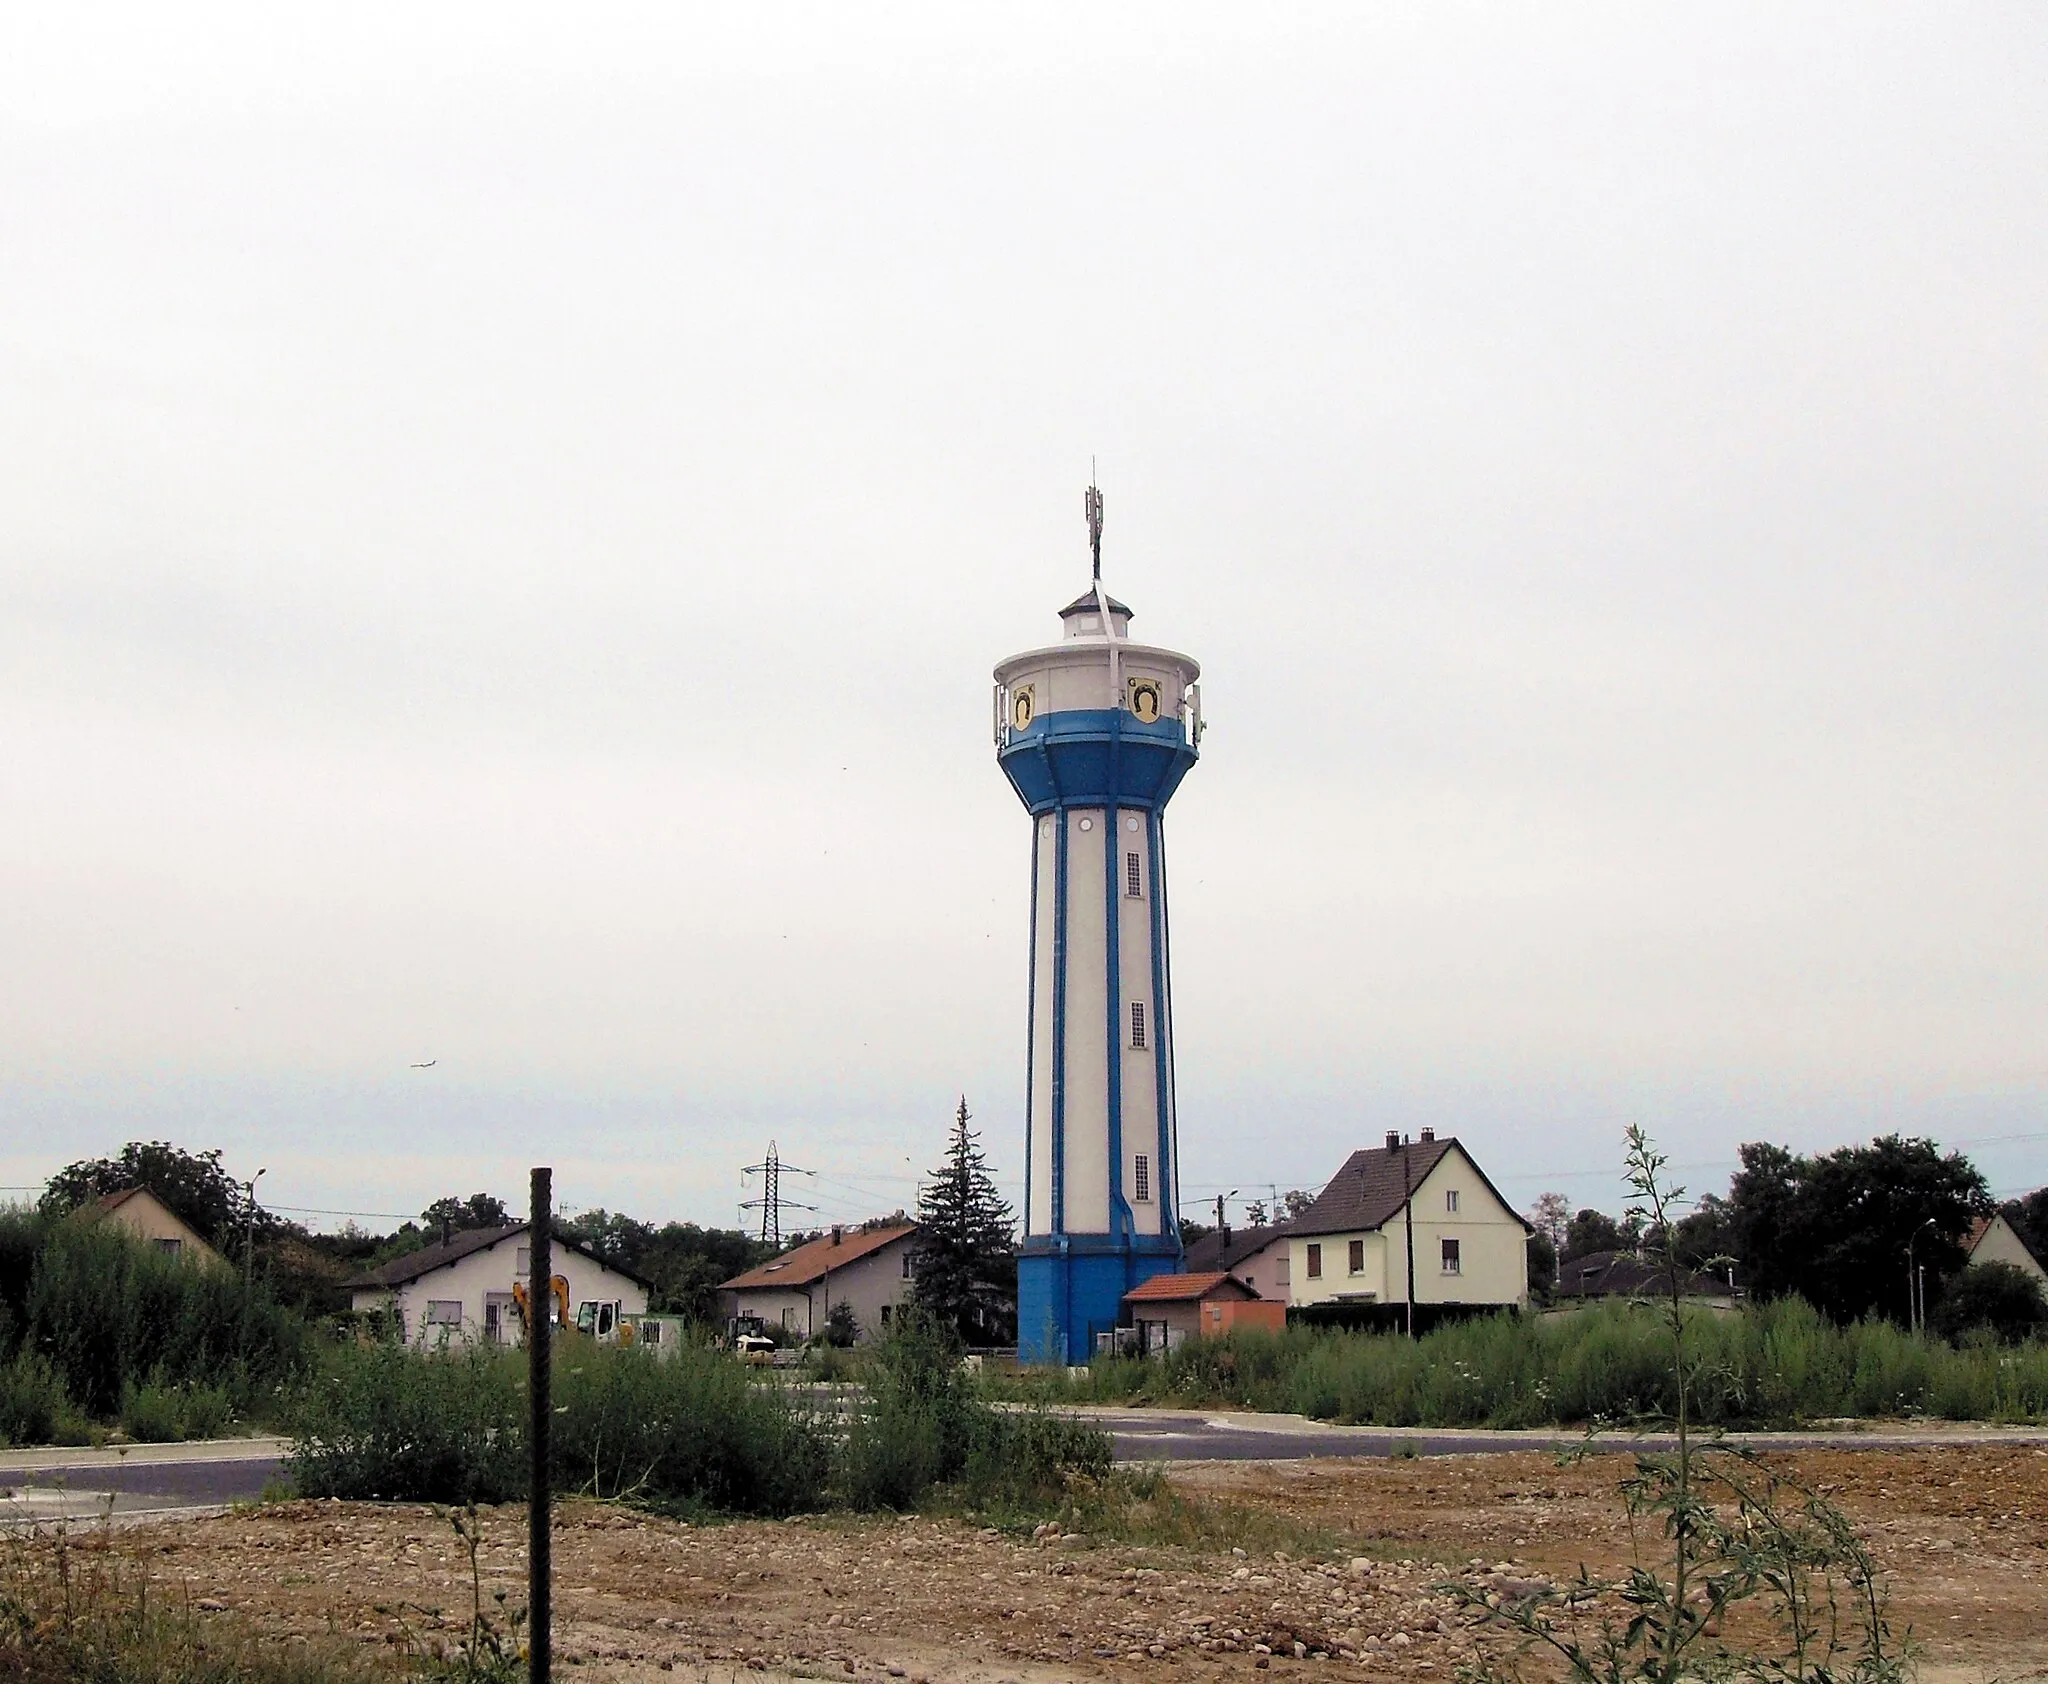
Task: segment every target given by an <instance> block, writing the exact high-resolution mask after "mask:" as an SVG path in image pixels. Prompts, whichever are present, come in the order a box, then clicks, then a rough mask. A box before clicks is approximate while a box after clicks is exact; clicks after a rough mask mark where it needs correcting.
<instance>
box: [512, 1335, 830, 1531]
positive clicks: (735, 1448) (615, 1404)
mask: <svg viewBox="0 0 2048 1684" xmlns="http://www.w3.org/2000/svg"><path fill="white" fill-rule="evenodd" d="M521 1356H522V1360H523V1356H524V1353H521ZM554 1394H555V1404H556V1407H557V1409H558V1410H560V1411H561V1413H559V1414H558V1415H557V1417H556V1420H555V1427H554V1433H553V1436H552V1448H553V1451H554V1462H555V1468H556V1470H557V1477H558V1478H559V1479H560V1480H561V1481H562V1483H563V1484H564V1485H565V1486H566V1487H568V1488H571V1489H578V1490H583V1491H587V1492H589V1493H590V1494H591V1495H593V1496H598V1497H637V1498H642V1499H653V1500H658V1501H664V1502H670V1503H685V1504H693V1505H694V1504H703V1505H705V1506H708V1507H711V1508H716V1509H725V1510H729V1511H732V1512H735V1513H743V1514H791V1513H794V1512H796V1511H797V1510H799V1509H806V1508H815V1507H817V1506H818V1504H819V1503H820V1501H821V1499H822V1495H823V1492H824V1489H825V1486H826V1483H827V1480H828V1479H829V1477H830V1444H829V1442H828V1440H827V1438H826V1435H825V1434H824V1432H823V1431H822V1430H821V1429H820V1427H819V1425H818V1424H817V1423H816V1422H815V1421H813V1420H812V1419H811V1417H810V1416H809V1414H808V1413H805V1412H801V1411H799V1410H798V1409H797V1408H796V1407H794V1406H793V1405H792V1404H791V1402H790V1401H789V1399H788V1397H787V1395H786V1394H785V1393H784V1392H783V1391H782V1390H781V1389H780V1388H777V1387H773V1386H770V1385H762V1384H756V1383H754V1382H753V1381H752V1380H751V1379H750V1378H749V1376H748V1371H747V1370H746V1369H745V1368H744V1367H743V1366H741V1365H740V1364H739V1363H737V1362H734V1361H733V1360H732V1359H731V1358H730V1357H728V1356H726V1355H724V1354H723V1353H722V1352H718V1351H714V1350H711V1349H709V1348H707V1347H705V1346H702V1345H695V1346H690V1345H686V1346H684V1347H683V1348H682V1349H681V1350H679V1351H677V1352H676V1354H675V1355H673V1356H656V1355H654V1354H652V1353H650V1352H646V1351H640V1350H625V1349H620V1348H618V1347H615V1346H595V1345H587V1344H583V1343H581V1342H579V1343H578V1344H576V1345H573V1346H568V1347H565V1349H564V1350H563V1352H562V1355H561V1357H560V1359H559V1360H558V1362H557V1365H556V1370H555V1380H554ZM523 1395H524V1393H523V1389H522V1397H523Z"/></svg>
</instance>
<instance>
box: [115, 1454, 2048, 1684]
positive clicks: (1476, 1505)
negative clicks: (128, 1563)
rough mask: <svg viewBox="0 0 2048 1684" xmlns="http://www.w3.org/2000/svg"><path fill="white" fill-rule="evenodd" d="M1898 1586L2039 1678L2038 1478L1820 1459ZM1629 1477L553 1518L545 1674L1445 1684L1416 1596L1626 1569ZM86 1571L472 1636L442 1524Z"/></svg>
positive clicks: (413, 1632)
mask: <svg viewBox="0 0 2048 1684" xmlns="http://www.w3.org/2000/svg"><path fill="white" fill-rule="evenodd" d="M1782 1460H1784V1461H1786V1462H1789V1463H1791V1464H1792V1465H1793V1466H1794V1467H1795V1468H1796V1471H1797V1472H1798V1473H1799V1474H1800V1475H1802V1476H1803V1477H1804V1478H1806V1479H1808V1480H1810V1481H1814V1482H1817V1483H1819V1484H1820V1485H1822V1486H1823V1487H1825V1488H1828V1489H1830V1490H1831V1491H1832V1493H1833V1495H1834V1496H1835V1498H1836V1500H1837V1501H1838V1502H1840V1503H1841V1504H1842V1505H1843V1506H1844V1507H1845V1508H1846V1509H1847V1511H1848V1512H1849V1514H1850V1515H1851V1516H1852V1517H1853V1518H1854V1519H1855V1520H1856V1521H1857V1522H1858V1523H1859V1524H1860V1526H1861V1527H1862V1528H1863V1530H1864V1533H1865V1535H1866V1537H1867V1538H1868V1539H1869V1540H1870V1542H1871V1544H1872V1545H1873V1547H1874V1549H1875V1551H1876V1553H1877V1555H1878V1557H1879V1559H1880V1560H1881V1561H1882V1563H1883V1564H1884V1566H1885V1567H1886V1568H1887V1569H1888V1571H1889V1572H1890V1574H1891V1584H1892V1596H1893V1602H1892V1615H1893V1627H1894V1630H1895V1631H1897V1632H1904V1631H1905V1629H1906V1628H1908V1627H1910V1628H1911V1634H1912V1637H1913V1638H1914V1639H1915V1640H1916V1641H1917V1642H1918V1643H1919V1644H1921V1645H1922V1649H1923V1666H1922V1676H1923V1678H1927V1679H1932V1680H1937V1681H1956V1684H1960V1681H1962V1680H1966V1679H1967V1680H1979V1679H1981V1680H1986V1681H1989V1680H1993V1679H1998V1680H2019V1679H2023V1678H2028V1677H2048V1598H2044V1590H2048V1584H2044V1578H2043V1575H2044V1569H2048V1451H2043V1450H2035V1449H2031V1448H2010V1447H1999V1448H1985V1447H1969V1448H1960V1447H1959V1448H1956V1449H1952V1450H1948V1449H1944V1450H1915V1451H1887V1450H1854V1451H1812V1452H1802V1453H1798V1454H1796V1455H1792V1456H1787V1457H1784V1458H1782ZM1625 1471H1626V1463H1625V1460H1624V1459H1623V1458H1620V1457H1602V1458H1598V1459H1595V1460H1590V1461H1586V1462H1581V1463H1578V1464H1576V1465H1573V1466H1570V1467H1560V1465H1559V1464H1558V1462H1557V1461H1556V1459H1555V1458H1553V1457H1551V1456H1549V1455H1546V1454H1537V1453H1529V1454H1516V1455H1505V1456H1465V1457H1444V1458H1437V1459H1428V1460H1401V1459H1393V1458H1389V1459H1385V1460H1379V1459H1375V1460H1371V1461H1365V1460H1355V1461H1350V1460H1347V1461H1341V1462H1340V1461H1311V1462H1282V1463H1212V1464H1197V1465H1188V1466H1184V1467H1181V1468H1179V1469H1176V1470H1175V1471H1174V1473H1173V1476H1172V1477H1173V1481H1174V1484H1175V1487H1176V1488H1177V1489H1178V1490H1180V1491H1182V1492H1184V1493H1186V1494H1188V1495H1190V1496H1198V1497H1206V1498H1208V1499H1211V1500H1216V1501H1222V1502H1227V1503H1232V1504H1238V1505H1243V1506H1245V1507H1247V1508H1257V1509H1263V1510H1267V1511H1270V1512H1273V1513H1275V1514H1278V1515H1280V1516H1284V1517H1288V1519H1289V1520H1290V1521H1291V1522H1292V1523H1294V1524H1295V1525H1297V1526H1298V1527H1300V1528H1302V1529H1304V1530H1303V1533H1302V1535H1303V1536H1304V1537H1310V1536H1314V1533H1315V1529H1322V1530H1324V1531H1326V1532H1333V1533H1339V1534H1342V1535H1345V1536H1346V1537H1348V1538H1349V1539H1350V1540H1352V1541H1351V1542H1350V1543H1348V1544H1347V1545H1346V1546H1345V1547H1344V1548H1343V1549H1341V1550H1336V1551H1331V1550H1328V1549H1327V1548H1326V1549H1325V1550H1323V1551H1322V1552H1320V1553H1318V1554H1316V1555H1314V1556H1312V1557H1309V1558H1306V1559H1292V1558H1289V1557H1290V1554H1291V1552H1288V1551H1285V1550H1274V1549H1271V1548H1263V1549H1261V1550H1260V1551H1259V1552H1258V1553H1257V1554H1255V1555H1254V1554H1248V1553H1243V1552H1241V1551H1236V1550H1233V1549H1231V1548H1230V1547H1229V1546H1227V1545H1226V1546H1225V1547H1222V1548H1216V1549H1205V1550H1192V1549H1183V1548H1156V1547H1151V1548H1147V1547H1138V1546H1132V1545H1122V1544H1116V1543H1112V1542H1107V1541H1104V1540H1100V1539H1086V1538H1083V1539H1059V1538H1052V1537H1048V1538H1043V1539H1039V1540H1036V1541H1033V1540H1028V1539H1020V1538H1014V1537H1006V1536H1002V1535H999V1534H997V1533H995V1532H993V1531H989V1530H977V1529H976V1528H975V1527H973V1526H971V1525H968V1524H965V1523H962V1522H957V1521H931V1520H923V1519H868V1520H849V1519H845V1518H815V1517H814V1518H808V1519H801V1520H794V1521H787V1522H765V1521H754V1522H737V1523H732V1524H721V1525H704V1526H689V1525H685V1524H682V1523H680V1522H674V1521H668V1520H661V1519H654V1518H649V1517H646V1516H643V1515H639V1514H636V1513H634V1512H632V1511H630V1510H622V1509H617V1508H606V1507H601V1506H598V1505H595V1504H574V1505H571V1506H569V1507H568V1508H566V1509H565V1510H564V1511H563V1512H562V1514H561V1516H560V1523H559V1529H558V1532H557V1537H556V1542H555V1564H556V1587H557V1588H556V1593H555V1594H556V1611H557V1626H556V1631H557V1636H556V1652H557V1655H558V1657H559V1659H560V1660H561V1661H562V1662H565V1663H567V1664H568V1665H569V1666H574V1667H577V1668H579V1670H582V1671H583V1675H585V1676H589V1677H592V1678H596V1677H600V1676H603V1677H617V1678H622V1679H623V1678H639V1677H647V1678H649V1679H652V1678H654V1677H655V1675H657V1674H659V1673H662V1672H670V1673H673V1672H682V1673H683V1674H684V1675H685V1676H687V1677H699V1678H703V1677H709V1678H714V1679H724V1678H726V1677H727V1676H728V1674H735V1673H737V1674H744V1673H747V1672H749V1671H751V1672H752V1673H753V1674H754V1676H756V1677H757V1678H758V1677H759V1675H760V1673H761V1672H763V1671H766V1672H770V1673H773V1674H778V1675H786V1676H808V1677H835V1676H836V1677H842V1678H843V1677H846V1676H849V1675H853V1676H858V1677H863V1678H868V1677H883V1676H886V1677H904V1678H908V1679H910V1680H912V1681H918V1680H926V1681H932V1684H937V1681H940V1680H954V1679H962V1680H980V1681H987V1684H994V1681H996V1680H1005V1679H1015V1680H1030V1681H1034V1684H1035V1681H1038V1680H1048V1679H1054V1678H1076V1677H1080V1678H1115V1679H1121V1678H1126V1677H1130V1676H1132V1675H1135V1674H1139V1673H1147V1674H1155V1675H1156V1674H1158V1673H1160V1672H1162V1671H1165V1672H1169V1673H1180V1674H1193V1675H1196V1676H1204V1675H1209V1674H1219V1675H1220V1674H1232V1675H1236V1674H1243V1675H1245V1676H1247V1677H1249V1676H1251V1675H1252V1674H1254V1673H1255V1672H1256V1673H1263V1674H1264V1675H1265V1676H1266V1677H1268V1678H1270V1677H1272V1676H1273V1675H1274V1674H1280V1673H1286V1674H1306V1675H1310V1676H1314V1675H1316V1674H1318V1673H1320V1674H1322V1675H1323V1676H1329V1675H1331V1674H1333V1673H1343V1674H1356V1673H1358V1672H1361V1671H1363V1672H1368V1673H1375V1674H1388V1675H1398V1676H1400V1677H1403V1678H1413V1679H1416V1680H1418V1681H1420V1680H1429V1679H1439V1680H1443V1681H1445V1684H1449V1680H1450V1679H1451V1678H1452V1677H1453V1676H1454V1674H1455V1672H1456V1669H1457V1668H1458V1667H1459V1665H1460V1664H1461V1663H1464V1662H1466V1661H1469V1660H1470V1659H1472V1658H1473V1656H1474V1655H1475V1653H1476V1652H1477V1649H1478V1646H1479V1645H1480V1644H1482V1643H1484V1644H1488V1645H1491V1644H1492V1642H1493V1641H1494V1639H1492V1638H1491V1637H1490V1636H1488V1635H1487V1633H1486V1632H1484V1631H1482V1630H1479V1629H1477V1628H1475V1627H1474V1626H1473V1625H1472V1624H1470V1623H1469V1622H1468V1619H1467V1616H1466V1615H1465V1614H1464V1613H1463V1612H1462V1611H1461V1610H1460V1608H1459V1606H1458V1605H1457V1603H1456V1602H1455V1601H1454V1600H1452V1599H1451V1598H1449V1597H1447V1596H1445V1595H1443V1594H1441V1593H1439V1592H1438V1591H1437V1590H1436V1589H1435V1588H1434V1587H1435V1586H1437V1585H1438V1584H1440V1583H1441V1582H1442V1581H1443V1580H1445V1579H1446V1578H1447V1577H1452V1576H1455V1577H1459V1578H1462V1579H1464V1580H1466V1581H1467V1582H1470V1583H1474V1584H1476V1585H1481V1586H1482V1588H1483V1587H1484V1585H1486V1584H1491V1585H1493V1586H1495V1587H1496V1588H1498V1587H1501V1586H1518V1585H1521V1584H1524V1583H1527V1582H1531V1581H1538V1580H1543V1579H1551V1580H1560V1579H1563V1578H1565V1577H1569V1576H1571V1575H1574V1574H1576V1572H1577V1570H1578V1568H1579V1567H1580V1565H1581V1564H1582V1563H1583V1564H1584V1565H1585V1566H1587V1567H1588V1568H1590V1569H1591V1570H1592V1571H1593V1572H1594V1573H1595V1574H1600V1573H1604V1572H1609V1571H1612V1570H1614V1569H1616V1568H1617V1567H1619V1566H1621V1565H1622V1564H1623V1563H1624V1562H1625V1561H1626V1559H1627V1557H1628V1548H1629V1544H1628V1532H1627V1528H1626V1525H1625V1521H1624V1517H1623V1515H1622V1512H1621V1509H1620V1506H1619V1504H1618V1502H1617V1500H1616V1498H1615V1495H1614V1491H1615V1485H1616V1482H1617V1480H1618V1479H1619V1478H1620V1477H1621V1475H1622V1474H1623V1473H1624V1472H1625ZM483 1527H484V1536H485V1544H484V1547H483V1550H482V1552H481V1557H480V1572H481V1575H482V1580H483V1592H484V1600H485V1604H486V1606H487V1607H495V1606H496V1604H495V1602H494V1600H493V1596H494V1592H496V1591H503V1592H505V1594H506V1597H507V1605H509V1606H514V1607H516V1606H518V1605H520V1604H521V1603H522V1602H523V1600H524V1590H523V1581H522V1575H523V1572H524V1554H525V1552H524V1548H523V1541H524V1532H525V1516H524V1511H523V1510H519V1509H503V1510H496V1511H485V1514H484V1517H483ZM107 1547H110V1548H113V1549H117V1550H121V1551H124V1552H128V1551H132V1552H134V1553H135V1554H136V1555H137V1556H138V1558H139V1559H140V1560H141V1561H143V1562H145V1563H147V1565H148V1567H149V1569H150V1571H151V1573H152V1574H153V1576H154V1577H155V1578H156V1579H157V1580H158V1581H159V1582H161V1583H164V1584H167V1585H169V1586H171V1587H174V1588H175V1587H179V1586H182V1587H184V1594H187V1595H189V1596H190V1597H192V1598H193V1599H194V1600H195V1602H196V1603H197V1604H198V1605H199V1606H200V1607H202V1608H205V1609H207V1610H218V1611H220V1612H221V1613H222V1614H223V1615H228V1614H230V1613H233V1614H239V1615H240V1616H242V1617H244V1618H247V1619H250V1620H253V1621H255V1622H257V1623H258V1624H259V1625H260V1626H261V1627H262V1628H264V1629H265V1630H266V1631H269V1632H273V1633H276V1634H277V1635H279V1636H283V1635H285V1634H287V1633H292V1632H297V1633H302V1634H308V1635H310V1634H313V1633H335V1634H340V1635H345V1636H348V1637H352V1638H355V1639H358V1640H361V1641H363V1642H366V1643H375V1644H401V1645H425V1646H431V1645H433V1644H435V1643H437V1642H444V1643H445V1642H451V1641H453V1640H455V1639H457V1638H458V1637H459V1635H460V1632H461V1631H462V1630H463V1629H464V1628H466V1626H467V1624H468V1620H469V1612H470V1606H471V1593H470V1584H469V1577H468V1573H469V1569H468V1563H467V1560H466V1558H465V1557H464V1555H463V1553H462V1549H461V1545H460V1542H459V1540H458V1539H457V1537H456V1535H455V1532H454V1530H453V1529H452V1527H451V1526H450V1525H449V1523H448V1520H447V1518H446V1516H445V1515H443V1514H440V1513H437V1512H436V1511H434V1510H431V1509H426V1508H413V1507H381V1506H372V1505H366V1504H342V1503H311V1502H298V1503H286V1504H278V1505H271V1506H267V1507H264V1508H260V1509H253V1510H247V1511H240V1512H237V1513H234V1514H230V1515H225V1516H221V1517H219V1518H216V1519H210V1520H203V1521H197V1522H187V1523H182V1524H175V1525H170V1524H166V1525H158V1526H153V1527H139V1528H137V1529H135V1530H133V1531H129V1532H119V1533H115V1534H113V1535H112V1536H111V1537H110V1538H109V1539H108V1540H107Z"/></svg>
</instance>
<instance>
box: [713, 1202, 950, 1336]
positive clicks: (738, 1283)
mask: <svg viewBox="0 0 2048 1684" xmlns="http://www.w3.org/2000/svg"><path fill="white" fill-rule="evenodd" d="M916 1237H917V1224H916V1223H915V1222H906V1221H905V1220H904V1219H903V1218H902V1217H901V1216H900V1215H899V1216H897V1217H896V1218H894V1219H893V1220H890V1221H885V1222H876V1223H872V1224H870V1225H868V1226H866V1227H862V1228H834V1229H833V1230H832V1231H831V1232H830V1233H828V1234H823V1235H821V1236H819V1237H818V1238H817V1239H815V1240H810V1241H807V1242H806V1243H805V1244H803V1245H800V1246H797V1247H796V1248H795V1249H794V1250H791V1251H785V1252H784V1253H783V1254H782V1255H781V1256H780V1257H771V1258H769V1260H768V1261H767V1262H766V1263H763V1264H761V1265H760V1266H759V1267H757V1268H753V1269H749V1270H748V1271H747V1272H746V1273H745V1274H743V1275H735V1276H734V1277H733V1278H732V1279H731V1280H729V1281H727V1282H726V1283H725V1284H724V1285H723V1286H722V1287H720V1288H719V1290H720V1292H721V1293H723V1294H724V1296H725V1300H726V1303H727V1306H728V1308H729V1309H730V1310H731V1312H732V1313H733V1314H734V1315H741V1316H759V1317H760V1318H761V1320H762V1321H763V1322H765V1323H767V1324H768V1325H769V1326H771V1327H780V1328H782V1329H784V1330H785V1331H786V1332H788V1333H789V1334H791V1335H792V1336H794V1337H795V1338H798V1339H809V1338H812V1337H814V1336H817V1335H821V1334H823V1333H824V1331H825V1321H826V1318H827V1317H828V1316H830V1315H831V1313H832V1306H833V1305H835V1304H844V1305H846V1306H848V1307H849V1308H850V1309H851V1310H852V1311H853V1320H854V1326H855V1329H856V1334H855V1336H856V1337H857V1338H867V1337H871V1336H872V1335H874V1334H877V1333H880V1332H882V1331H884V1330H885V1329H886V1328H887V1327H888V1326H889V1322H890V1319H891V1318H892V1317H893V1316H894V1315H895V1313H896V1309H897V1306H898V1305H900V1304H903V1303H905V1302H907V1301H908V1299H909V1297H910V1288H911V1274H910V1266H911V1253H912V1249H913V1248H912V1242H913V1241H914V1240H915V1239H916Z"/></svg>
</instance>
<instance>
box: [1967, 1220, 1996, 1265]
mask: <svg viewBox="0 0 2048 1684" xmlns="http://www.w3.org/2000/svg"><path fill="white" fill-rule="evenodd" d="M1990 1232H1991V1218H1990V1217H1988V1216H1977V1217H1972V1218H1971V1220H1970V1231H1969V1232H1968V1233H1967V1234H1965V1235H1964V1236H1963V1254H1964V1255H1965V1256H1966V1257H1973V1256H1975V1255H1976V1252H1977V1247H1978V1246H1980V1245H1982V1244H1983V1243H1984V1236H1985V1235H1986V1234H1988V1233H1990Z"/></svg>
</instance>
